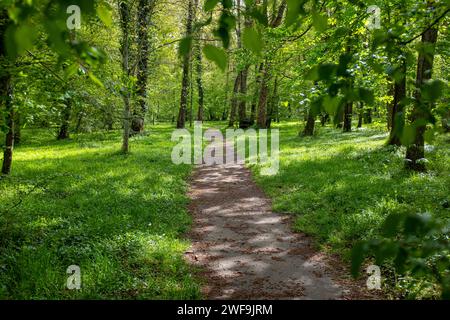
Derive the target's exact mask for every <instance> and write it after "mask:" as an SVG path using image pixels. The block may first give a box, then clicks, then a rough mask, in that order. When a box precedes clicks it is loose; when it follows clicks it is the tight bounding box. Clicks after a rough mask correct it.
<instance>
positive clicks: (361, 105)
mask: <svg viewBox="0 0 450 320" xmlns="http://www.w3.org/2000/svg"><path fill="white" fill-rule="evenodd" d="M363 118H364V103H362V102H359V104H358V129H359V128H362V125H363Z"/></svg>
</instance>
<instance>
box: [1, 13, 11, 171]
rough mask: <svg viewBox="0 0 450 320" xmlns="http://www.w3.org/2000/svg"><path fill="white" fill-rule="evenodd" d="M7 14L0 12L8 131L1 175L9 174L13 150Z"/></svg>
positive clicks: (4, 99) (3, 102) (4, 100)
mask: <svg viewBox="0 0 450 320" xmlns="http://www.w3.org/2000/svg"><path fill="white" fill-rule="evenodd" d="M10 22H11V21H10V19H9V16H8V12H7V11H6V10H1V11H0V44H1V45H0V63H1V64H2V65H1V67H2V69H4V71H2V72H1V73H0V106H2V105H4V106H5V120H6V126H7V128H8V131H7V133H6V137H5V149H4V151H3V164H2V173H3V174H10V173H11V165H12V157H13V149H14V108H13V85H12V75H11V73H10V71H8V70H10V68H9V67H10V66H9V63H8V60H7V58H6V57H7V53H6V48H5V46H4V45H3V44H4V43H5V34H6V29H7V28H8V26H9V24H10Z"/></svg>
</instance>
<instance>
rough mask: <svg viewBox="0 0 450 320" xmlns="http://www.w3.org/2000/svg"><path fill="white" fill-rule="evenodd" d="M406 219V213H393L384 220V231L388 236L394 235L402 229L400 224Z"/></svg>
mask: <svg viewBox="0 0 450 320" xmlns="http://www.w3.org/2000/svg"><path fill="white" fill-rule="evenodd" d="M404 219H405V216H404V215H401V214H391V215H389V216H388V217H387V218H386V220H384V223H383V227H382V230H383V231H382V233H383V235H384V236H386V237H393V236H395V235H396V234H397V233H398V232H399V231H400V226H401V224H402V222H403V220H404Z"/></svg>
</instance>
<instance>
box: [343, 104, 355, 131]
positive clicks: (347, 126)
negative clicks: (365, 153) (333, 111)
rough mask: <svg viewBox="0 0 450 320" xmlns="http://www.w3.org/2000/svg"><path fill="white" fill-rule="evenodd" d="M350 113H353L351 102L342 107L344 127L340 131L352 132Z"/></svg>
mask: <svg viewBox="0 0 450 320" xmlns="http://www.w3.org/2000/svg"><path fill="white" fill-rule="evenodd" d="M352 113H353V102H351V101H350V102H347V103H346V104H345V106H344V125H343V126H342V129H343V131H344V132H351V131H352Z"/></svg>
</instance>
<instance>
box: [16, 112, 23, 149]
mask: <svg viewBox="0 0 450 320" xmlns="http://www.w3.org/2000/svg"><path fill="white" fill-rule="evenodd" d="M21 127H22V117H21V115H20V113H19V112H15V115H14V144H15V145H18V144H19V143H20V141H21V140H22V130H21Z"/></svg>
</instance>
